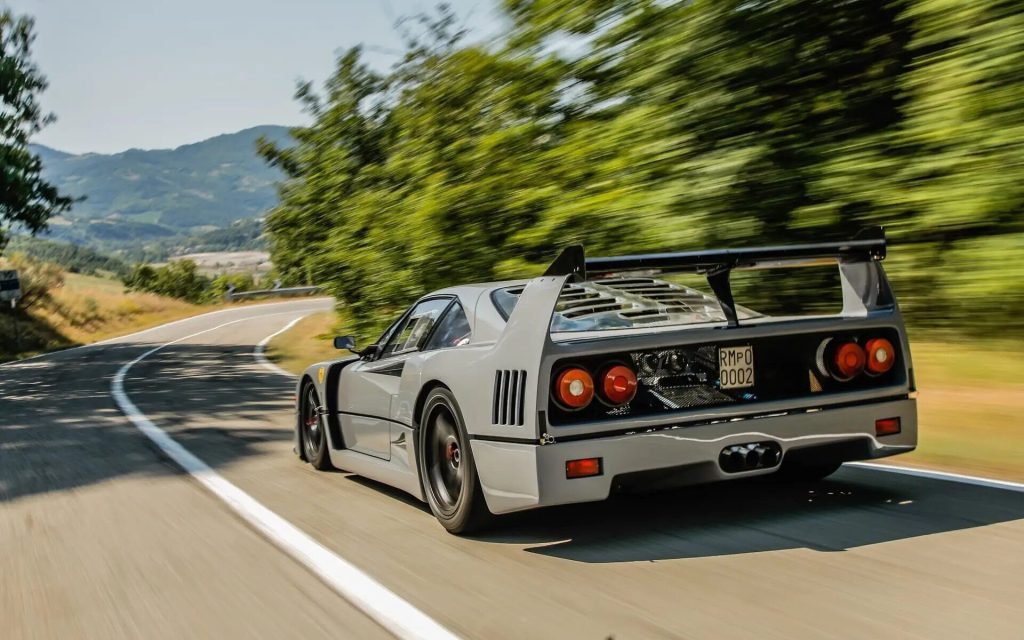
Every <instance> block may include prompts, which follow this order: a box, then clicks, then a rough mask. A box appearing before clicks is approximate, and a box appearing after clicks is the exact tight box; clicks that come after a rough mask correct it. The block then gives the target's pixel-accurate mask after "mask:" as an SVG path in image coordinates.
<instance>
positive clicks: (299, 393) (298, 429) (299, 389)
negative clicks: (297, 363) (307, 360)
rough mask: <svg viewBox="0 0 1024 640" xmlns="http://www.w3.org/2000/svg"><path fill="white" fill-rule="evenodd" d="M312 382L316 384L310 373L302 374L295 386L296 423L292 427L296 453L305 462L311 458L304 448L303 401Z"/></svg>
mask: <svg viewBox="0 0 1024 640" xmlns="http://www.w3.org/2000/svg"><path fill="white" fill-rule="evenodd" d="M311 384H312V385H313V386H316V384H315V383H314V382H313V378H312V377H311V376H310V375H309V374H302V376H301V377H300V378H299V382H298V384H297V385H296V386H295V390H296V391H295V424H293V425H292V427H293V429H294V443H295V453H296V454H298V456H299V460H302V461H303V462H309V460H307V459H306V452H305V451H304V450H303V448H302V403H303V402H305V401H306V399H305V391H306V387H307V386H308V385H311Z"/></svg>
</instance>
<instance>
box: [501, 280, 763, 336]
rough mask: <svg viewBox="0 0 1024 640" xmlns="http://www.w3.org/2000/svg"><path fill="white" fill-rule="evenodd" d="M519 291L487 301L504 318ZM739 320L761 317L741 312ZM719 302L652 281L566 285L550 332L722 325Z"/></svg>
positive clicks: (505, 292) (694, 291)
mask: <svg viewBox="0 0 1024 640" xmlns="http://www.w3.org/2000/svg"><path fill="white" fill-rule="evenodd" d="M523 288H524V286H523V285H518V286H514V287H506V288H504V289H498V290H496V291H495V292H494V293H493V294H492V295H491V299H492V300H493V301H494V305H495V307H497V309H498V311H499V312H501V314H502V315H503V316H505V318H508V316H509V315H511V313H512V310H513V309H514V308H515V306H516V303H518V302H519V295H520V294H521V293H522V292H523ZM737 313H738V315H739V317H740V318H741V319H743V318H752V317H756V316H758V315H760V314H758V313H755V312H753V311H751V310H750V309H746V308H744V307H739V308H738V309H737ZM724 321H725V315H724V314H723V313H722V307H721V305H719V304H718V300H717V299H715V298H714V297H713V296H711V295H708V294H706V293H704V292H702V291H699V290H697V289H694V288H692V287H688V286H685V285H682V284H677V283H672V282H667V281H665V280H659V279H655V278H607V279H602V280H589V281H587V282H580V283H569V284H566V285H565V288H564V289H562V293H561V295H559V296H558V304H557V305H556V307H555V313H554V315H553V316H552V318H551V331H552V332H555V333H560V332H567V331H602V330H609V329H632V328H636V327H652V326H669V325H688V324H703V323H708V322H724Z"/></svg>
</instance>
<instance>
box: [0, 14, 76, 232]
mask: <svg viewBox="0 0 1024 640" xmlns="http://www.w3.org/2000/svg"><path fill="white" fill-rule="evenodd" d="M34 39H35V35H34V34H33V22H32V20H31V19H30V18H27V17H24V16H15V15H14V14H13V13H12V12H11V11H10V10H9V9H0V250H2V249H3V247H4V245H5V244H6V241H7V230H8V229H9V228H10V227H12V226H18V227H22V228H24V229H26V230H28V231H29V232H31V233H36V232H38V231H41V230H43V229H45V228H46V222H47V220H49V219H50V217H51V216H53V215H56V214H59V213H61V212H62V211H65V210H67V209H68V208H70V207H71V203H72V200H71V198H68V197H67V196H63V195H61V194H60V193H59V192H58V191H57V189H56V187H54V186H53V185H51V184H50V183H48V182H46V181H45V180H43V179H42V178H41V177H40V171H41V170H42V164H41V163H40V160H39V157H38V156H37V155H35V154H33V153H32V152H31V151H30V150H29V148H28V143H29V138H31V137H32V136H33V135H34V134H36V133H38V132H39V131H40V129H42V128H43V127H44V126H45V125H47V124H49V123H50V122H52V121H53V116H52V115H48V114H44V113H43V111H42V109H41V107H40V106H39V102H38V99H37V96H38V94H39V93H40V92H41V91H43V90H44V89H46V78H44V77H43V75H42V73H40V71H39V69H38V68H36V66H35V64H34V63H33V62H32V58H31V46H32V41H33V40H34Z"/></svg>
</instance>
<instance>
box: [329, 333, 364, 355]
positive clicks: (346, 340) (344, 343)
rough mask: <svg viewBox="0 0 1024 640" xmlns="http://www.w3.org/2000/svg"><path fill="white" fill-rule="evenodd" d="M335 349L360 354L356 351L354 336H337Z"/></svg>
mask: <svg viewBox="0 0 1024 640" xmlns="http://www.w3.org/2000/svg"><path fill="white" fill-rule="evenodd" d="M334 348H335V349H338V350H341V349H347V350H349V351H351V352H352V353H359V352H358V351H356V339H355V338H354V337H352V336H335V337H334Z"/></svg>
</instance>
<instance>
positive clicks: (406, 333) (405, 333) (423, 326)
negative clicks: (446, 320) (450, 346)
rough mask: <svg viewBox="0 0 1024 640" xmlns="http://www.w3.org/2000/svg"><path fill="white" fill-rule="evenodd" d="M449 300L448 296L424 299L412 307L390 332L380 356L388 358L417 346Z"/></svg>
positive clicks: (412, 349)
mask: <svg viewBox="0 0 1024 640" xmlns="http://www.w3.org/2000/svg"><path fill="white" fill-rule="evenodd" d="M449 302H451V299H450V298H435V299H433V300H424V301H423V302H421V303H419V304H417V305H416V306H415V307H413V309H412V312H411V313H410V314H409V316H408V317H407V318H406V319H405V320H404V322H403V323H402V326H401V327H399V328H398V330H397V331H395V332H394V333H392V334H391V337H390V339H389V340H388V343H387V344H386V345H384V350H383V351H382V352H381V355H380V357H381V358H389V357H391V356H393V355H397V354H400V353H405V352H407V351H414V350H415V349H416V348H418V347H419V346H420V343H421V342H422V341H423V338H424V337H425V336H426V335H427V334H428V333H430V329H431V328H432V327H433V326H434V323H435V322H437V319H438V317H440V315H441V313H442V312H443V311H444V310H445V307H447V306H448V303H449Z"/></svg>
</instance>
